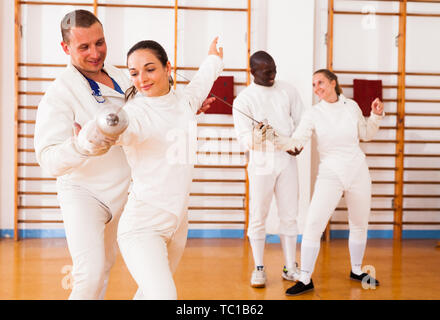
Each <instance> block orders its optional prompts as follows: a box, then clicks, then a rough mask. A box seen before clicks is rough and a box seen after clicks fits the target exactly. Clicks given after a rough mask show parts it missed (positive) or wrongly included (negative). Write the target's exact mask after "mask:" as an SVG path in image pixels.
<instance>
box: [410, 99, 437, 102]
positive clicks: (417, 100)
mask: <svg viewBox="0 0 440 320" xmlns="http://www.w3.org/2000/svg"><path fill="white" fill-rule="evenodd" d="M405 102H417V103H439V102H440V100H437V99H435V100H430V99H406V100H405Z"/></svg>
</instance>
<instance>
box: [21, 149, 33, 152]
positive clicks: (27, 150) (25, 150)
mask: <svg viewBox="0 0 440 320" xmlns="http://www.w3.org/2000/svg"><path fill="white" fill-rule="evenodd" d="M17 151H18V152H35V149H30V148H29V149H22V148H20V149H18V150H17Z"/></svg>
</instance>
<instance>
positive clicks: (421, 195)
mask: <svg viewBox="0 0 440 320" xmlns="http://www.w3.org/2000/svg"><path fill="white" fill-rule="evenodd" d="M402 197H404V198H421V199H423V198H435V199H437V198H440V194H404V195H402Z"/></svg>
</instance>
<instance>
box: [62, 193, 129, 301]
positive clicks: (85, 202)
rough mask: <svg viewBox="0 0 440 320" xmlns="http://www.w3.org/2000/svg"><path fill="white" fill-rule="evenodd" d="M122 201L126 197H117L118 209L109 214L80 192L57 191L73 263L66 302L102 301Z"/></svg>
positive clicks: (99, 203) (89, 196)
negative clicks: (71, 285)
mask: <svg viewBox="0 0 440 320" xmlns="http://www.w3.org/2000/svg"><path fill="white" fill-rule="evenodd" d="M126 199H127V196H126V195H125V196H121V199H120V202H119V203H120V205H119V207H118V206H115V207H114V208H113V212H111V211H110V209H109V208H108V207H107V206H106V205H105V204H104V203H102V202H101V201H100V200H98V199H97V198H96V197H95V196H94V195H93V194H91V193H90V192H89V191H87V190H85V189H83V188H80V187H75V186H71V187H63V188H59V189H58V200H59V203H60V207H61V212H62V215H63V220H64V228H65V232H66V239H67V245H68V248H69V252H70V255H71V257H72V262H73V269H72V277H73V288H72V292H71V294H70V296H69V299H75V300H77V299H81V300H82V299H84V300H91V299H104V295H105V291H106V288H107V282H108V277H109V273H110V269H111V267H112V266H113V264H114V262H115V259H116V254H117V248H118V246H117V242H116V235H117V226H118V221H119V218H120V215H121V213H122V210H123V206H124V204H125V202H126ZM115 201H116V200H115ZM115 209H116V210H115Z"/></svg>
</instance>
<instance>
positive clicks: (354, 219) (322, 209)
mask: <svg viewBox="0 0 440 320" xmlns="http://www.w3.org/2000/svg"><path fill="white" fill-rule="evenodd" d="M342 193H344V198H345V202H346V205H347V209H348V221H349V229H350V239H353V240H355V241H356V242H365V241H366V239H367V230H368V219H369V216H370V208H371V177H370V173H369V171H368V166H367V164H366V163H364V164H362V165H361V166H360V168H359V170H358V173H357V175H356V177H355V178H354V179H353V181H352V182H351V184H350V185H349V186H344V185H343V184H342V183H341V180H340V179H339V178H338V177H337V175H336V174H335V173H334V172H332V171H331V170H328V171H327V170H321V171H320V172H319V175H318V178H317V180H316V184H315V191H314V192H313V197H312V200H311V202H310V207H309V210H308V213H307V218H306V223H305V228H304V233H303V239H307V240H311V241H318V240H320V239H321V236H322V233H323V232H324V230H325V227H326V225H327V223H328V221H329V220H330V217H331V215H332V214H333V212H334V211H335V209H336V207H337V205H338V203H339V201H340V199H341V197H342Z"/></svg>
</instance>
